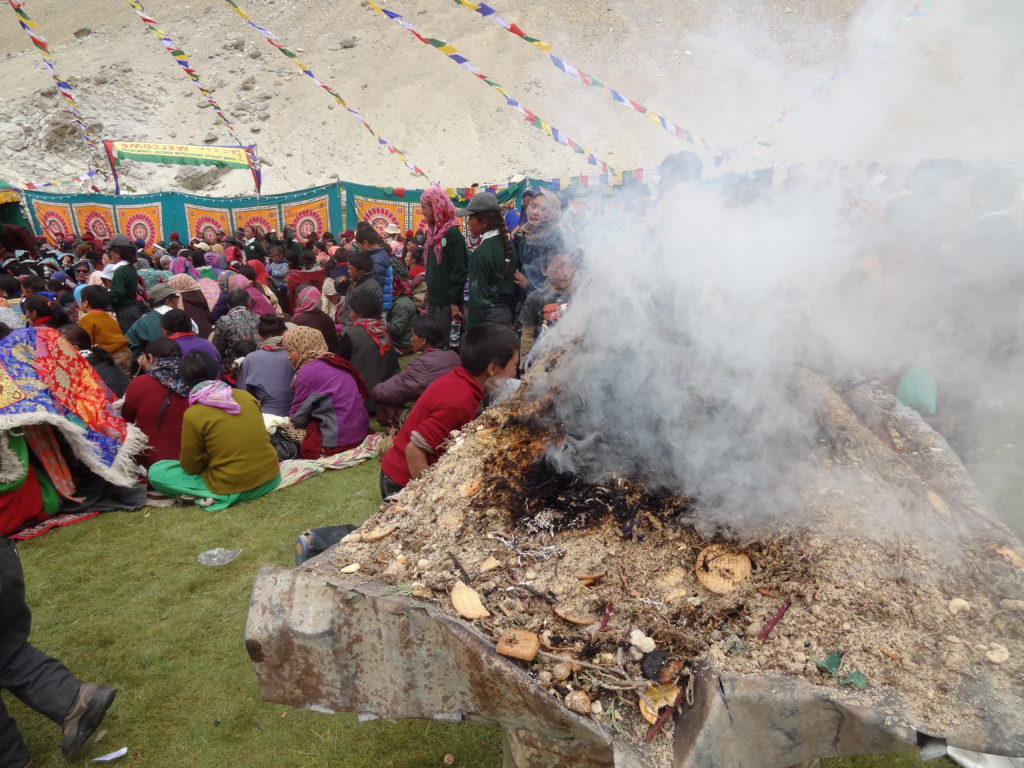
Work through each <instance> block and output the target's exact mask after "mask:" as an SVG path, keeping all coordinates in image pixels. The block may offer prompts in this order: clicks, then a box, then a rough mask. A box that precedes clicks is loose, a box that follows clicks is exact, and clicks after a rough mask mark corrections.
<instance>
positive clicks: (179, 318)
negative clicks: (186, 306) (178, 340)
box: [160, 309, 192, 336]
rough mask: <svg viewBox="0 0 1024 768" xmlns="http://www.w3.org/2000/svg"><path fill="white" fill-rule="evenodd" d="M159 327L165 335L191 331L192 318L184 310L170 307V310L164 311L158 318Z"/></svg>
mask: <svg viewBox="0 0 1024 768" xmlns="http://www.w3.org/2000/svg"><path fill="white" fill-rule="evenodd" d="M160 327H161V328H162V329H163V332H164V335H165V336H171V335H173V334H175V333H192V320H191V319H190V318H189V316H188V315H187V314H186V313H185V310H183V309H172V310H171V311H170V312H164V315H163V317H161V318H160Z"/></svg>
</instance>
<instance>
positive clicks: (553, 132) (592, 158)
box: [228, 0, 617, 174]
mask: <svg viewBox="0 0 1024 768" xmlns="http://www.w3.org/2000/svg"><path fill="white" fill-rule="evenodd" d="M228 2H230V0H228ZM366 2H367V3H368V4H369V6H370V7H371V8H373V9H374V10H375V11H377V12H378V13H380V14H381V15H383V16H386V17H387V18H389V19H391V20H392V21H394V22H395V23H396V24H398V25H399V26H401V27H404V28H405V29H406V30H407V31H408V32H409V33H410V34H411V35H412V36H413V37H415V38H416V39H417V40H419V41H420V42H421V43H425V44H426V45H429V46H431V47H432V48H436V49H437V50H439V51H440V52H441V53H443V54H444V55H445V56H447V57H448V58H449V59H451V60H452V61H454V62H455V63H456V64H458V65H459V66H460V67H462V68H463V69H466V70H468V71H470V72H472V73H473V75H474V76H475V77H476V78H478V79H480V80H482V81H483V82H485V83H486V84H487V85H489V86H490V87H491V88H493V89H494V90H496V91H497V92H498V93H500V94H501V95H502V96H504V97H505V102H506V103H507V104H508V105H509V106H510V107H512V108H513V109H514V110H516V111H517V112H519V113H520V114H521V115H522V116H523V117H524V118H525V119H526V121H527V122H528V123H529V124H530V125H532V126H533V127H534V128H539V129H540V130H542V131H544V133H546V134H547V135H548V136H550V137H551V138H552V139H554V140H555V141H556V142H558V143H559V144H561V145H562V146H564V147H569V148H570V149H572V150H573V151H574V152H576V153H578V154H581V155H586V156H587V162H588V163H590V164H591V165H596V166H599V167H600V168H601V171H602V172H603V173H612V174H616V173H617V172H616V171H615V169H614V168H611V167H610V166H609V165H608V163H606V162H605V161H604V160H601V159H600V158H599V157H597V155H595V154H594V153H593V152H591V151H590V150H589V149H587V148H586V147H584V146H583V145H582V144H580V143H579V142H577V141H575V140H573V139H572V138H570V137H569V136H567V135H566V134H565V133H563V132H562V131H560V130H559V129H558V128H556V127H555V126H553V125H551V123H548V122H547V121H545V120H542V119H541V118H540V117H538V116H537V114H536V113H535V112H532V111H530V110H529V109H527V108H526V107H524V106H523V105H522V104H520V103H519V101H518V100H517V99H515V98H513V97H512V95H511V94H509V92H508V91H506V90H505V89H504V88H502V87H501V85H500V84H499V83H497V82H495V81H494V80H492V79H490V78H489V77H488V76H487V75H485V74H484V73H483V72H481V71H480V70H479V69H477V68H476V67H474V66H473V65H472V64H471V63H470V61H469V59H467V58H466V57H465V56H463V55H462V54H461V53H459V52H458V50H456V49H455V47H454V46H451V45H449V44H448V43H446V42H445V41H444V40H437V39H435V38H432V37H424V36H423V35H421V34H420V33H419V31H418V30H417V29H416V27H414V26H413V25H412V24H410V23H409V22H407V21H406V20H405V19H404V18H402V15H401V14H398V13H395V12H394V11H389V10H386V9H384V8H381V7H380V6H379V5H377V4H376V3H375V2H373V0H366Z"/></svg>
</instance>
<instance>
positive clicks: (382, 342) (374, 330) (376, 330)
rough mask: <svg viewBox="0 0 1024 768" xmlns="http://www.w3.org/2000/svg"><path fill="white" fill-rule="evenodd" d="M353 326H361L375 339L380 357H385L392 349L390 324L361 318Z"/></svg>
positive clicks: (376, 319) (378, 319)
mask: <svg viewBox="0 0 1024 768" xmlns="http://www.w3.org/2000/svg"><path fill="white" fill-rule="evenodd" d="M353 325H356V326H359V327H360V328H363V329H365V330H366V332H367V333H368V334H369V335H370V338H371V339H373V343H374V344H376V345H377V351H378V352H380V356H381V357H384V355H386V354H387V353H388V350H389V349H391V337H390V336H389V335H388V324H387V323H385V322H384V321H383V320H381V319H380V318H372V319H371V318H369V317H361V318H359V319H358V320H356V321H355V322H354V323H353Z"/></svg>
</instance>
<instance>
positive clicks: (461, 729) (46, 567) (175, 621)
mask: <svg viewBox="0 0 1024 768" xmlns="http://www.w3.org/2000/svg"><path fill="white" fill-rule="evenodd" d="M378 466H379V465H378V463H377V462H375V461H370V462H366V463H364V464H361V465H359V466H357V467H353V468H350V469H346V470H341V471H337V472H328V473H326V474H324V475H321V476H319V477H315V478H312V479H310V480H307V481H306V482H304V483H302V484H300V485H299V486H297V487H295V488H290V489H286V490H284V491H279V492H277V493H273V494H271V495H269V496H266V497H264V498H262V499H259V500H257V501H254V502H250V503H248V504H243V505H240V506H238V507H233V508H230V509H227V510H224V511H222V512H206V511H205V510H202V509H199V508H198V507H170V508H167V509H144V510H139V511H136V512H111V513H108V514H104V515H100V516H99V517H97V518H95V519H93V520H90V521H88V522H85V523H80V524H78V525H73V526H71V527H68V528H64V529H58V530H55V531H51V532H50V533H47V534H46V535H45V536H43V537H41V538H39V539H34V540H31V541H28V542H24V543H22V544H21V545H20V546H19V550H20V552H21V557H22V561H23V564H24V569H25V577H26V583H27V587H28V597H29V604H30V605H31V607H32V610H33V615H34V627H33V629H34V632H33V636H32V640H33V643H34V644H35V645H36V646H38V647H39V648H41V649H42V650H44V651H46V652H47V653H50V654H51V655H54V656H56V657H58V658H60V659H62V660H63V661H64V662H65V663H66V664H67V665H68V666H69V667H70V669H71V671H72V672H73V673H74V674H76V675H77V676H79V677H81V678H84V679H86V680H91V681H95V682H102V683H106V684H108V685H114V686H116V687H117V688H119V689H120V693H119V694H118V699H117V701H116V702H115V704H114V706H113V707H112V708H111V710H110V712H109V714H108V716H107V719H106V720H105V721H104V723H103V726H102V727H101V731H100V732H101V733H102V732H103V731H106V735H104V736H103V738H102V739H101V741H100V742H99V743H94V742H92V741H90V742H89V743H87V744H86V746H85V747H84V748H83V750H82V752H81V753H80V756H79V758H76V760H75V761H74V762H73V763H72V764H73V765H80V766H84V765H85V764H86V762H87V760H88V759H90V758H93V757H97V756H99V755H102V754H106V753H107V752H112V751H114V750H115V749H118V748H120V747H122V746H127V747H128V750H129V754H128V757H127V758H123V759H122V760H121V761H119V762H118V763H116V765H131V766H133V767H136V768H141V767H143V766H218V767H220V766H245V767H246V768H250V767H252V768H259V767H261V766H266V767H267V768H271V767H273V768H292V767H294V768H307V767H308V766H341V767H343V768H385V767H388V768H390V767H392V766H393V767H394V768H413V767H414V766H439V765H441V764H442V759H443V757H444V755H445V754H446V753H452V754H454V755H455V756H456V765H458V766H481V767H483V766H488V767H492V768H496V767H497V766H500V765H501V739H500V732H499V731H498V729H496V728H485V727H480V726H468V725H443V724H439V723H433V722H424V721H406V722H402V723H397V724H389V723H381V722H374V723H364V724H359V723H357V722H356V719H355V716H353V715H348V714H338V715H333V716H331V715H321V714H316V713H313V712H307V711H304V710H296V709H290V708H288V707H284V706H281V705H277V704H267V703H265V702H262V701H260V699H259V692H258V689H257V684H256V676H255V674H254V672H253V669H252V666H251V664H250V662H249V658H248V656H247V655H246V652H245V647H244V643H243V629H244V625H245V618H246V613H247V610H248V601H249V594H250V591H251V587H252V582H253V578H254V577H255V575H256V572H257V571H258V570H259V568H260V567H261V566H262V565H263V564H264V563H268V562H272V563H278V564H281V565H291V564H292V562H293V549H292V545H293V542H294V539H295V537H296V536H297V535H298V534H299V533H301V532H302V531H303V530H304V529H305V528H309V527H316V526H323V525H334V524H340V523H359V522H361V521H363V520H365V519H366V518H367V517H368V516H369V515H370V514H372V513H373V511H374V510H375V509H376V507H377V503H378V491H377V472H378ZM218 546H219V547H224V548H226V549H239V548H240V549H242V550H243V552H242V554H241V555H240V556H239V557H238V559H237V560H235V561H234V562H233V563H231V564H229V565H227V566H223V567H219V568H209V567H206V566H203V565H200V564H199V563H198V562H197V561H196V558H197V557H198V555H199V554H200V553H201V552H203V551H204V550H207V549H211V548H213V547H218ZM5 702H6V703H7V705H8V707H9V709H10V711H11V714H12V715H13V716H14V717H15V718H16V719H17V721H18V725H19V727H20V728H21V732H22V734H23V735H24V737H25V739H26V741H27V742H28V745H29V749H30V750H31V753H32V755H33V761H34V762H33V764H34V766H35V768H57V767H58V766H65V765H67V763H65V762H64V760H63V759H62V758H61V755H60V750H59V748H58V744H59V741H60V734H59V730H58V728H57V727H56V726H55V725H54V724H53V723H51V722H50V721H48V720H45V719H44V718H42V717H41V716H39V715H37V714H36V713H34V712H31V711H29V710H28V709H27V708H25V707H24V706H22V705H21V704H20V702H18V701H16V700H14V699H13V698H12V697H10V696H8V695H6V694H5ZM920 764H921V763H920V761H919V760H917V758H916V757H915V756H913V755H911V756H900V757H896V756H883V757H876V758H857V759H850V760H830V761H824V762H823V763H822V765H823V766H825V767H827V768H882V767H883V766H886V767H887V766H900V767H902V768H909V767H910V766H916V765H920Z"/></svg>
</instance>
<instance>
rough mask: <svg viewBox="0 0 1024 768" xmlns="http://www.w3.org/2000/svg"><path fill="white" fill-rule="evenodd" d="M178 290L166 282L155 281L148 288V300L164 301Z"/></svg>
mask: <svg viewBox="0 0 1024 768" xmlns="http://www.w3.org/2000/svg"><path fill="white" fill-rule="evenodd" d="M177 295H178V291H176V290H174V289H173V288H171V286H169V285H168V284H167V283H157V284H156V285H154V286H153V287H152V288H150V289H149V300H150V301H166V300H167V299H169V298H170V297H171V296H177Z"/></svg>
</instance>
